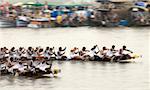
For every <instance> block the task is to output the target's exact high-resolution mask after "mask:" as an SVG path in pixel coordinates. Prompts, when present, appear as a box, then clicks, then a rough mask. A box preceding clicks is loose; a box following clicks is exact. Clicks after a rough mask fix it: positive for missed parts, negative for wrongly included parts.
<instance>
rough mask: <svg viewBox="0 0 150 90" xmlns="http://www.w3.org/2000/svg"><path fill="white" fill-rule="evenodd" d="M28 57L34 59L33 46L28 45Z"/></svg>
mask: <svg viewBox="0 0 150 90" xmlns="http://www.w3.org/2000/svg"><path fill="white" fill-rule="evenodd" d="M27 59H28V60H31V59H32V47H28V50H27Z"/></svg>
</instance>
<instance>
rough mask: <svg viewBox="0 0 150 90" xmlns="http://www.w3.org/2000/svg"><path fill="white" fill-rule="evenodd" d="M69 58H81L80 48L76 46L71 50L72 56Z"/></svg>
mask: <svg viewBox="0 0 150 90" xmlns="http://www.w3.org/2000/svg"><path fill="white" fill-rule="evenodd" d="M69 59H75V60H78V59H81V58H80V55H79V49H78V48H77V47H74V48H73V49H72V50H71V51H70V58H69Z"/></svg>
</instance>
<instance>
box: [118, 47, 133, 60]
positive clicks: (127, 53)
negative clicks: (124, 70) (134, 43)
mask: <svg viewBox="0 0 150 90" xmlns="http://www.w3.org/2000/svg"><path fill="white" fill-rule="evenodd" d="M119 53H120V55H121V57H120V58H121V60H124V59H130V58H131V56H130V54H131V53H133V52H132V51H131V50H128V49H127V48H126V46H125V45H124V46H123V47H122V49H120V50H119Z"/></svg>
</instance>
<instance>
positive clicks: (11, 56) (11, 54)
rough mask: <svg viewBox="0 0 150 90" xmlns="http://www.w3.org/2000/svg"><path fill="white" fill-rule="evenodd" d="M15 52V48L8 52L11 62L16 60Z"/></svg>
mask: <svg viewBox="0 0 150 90" xmlns="http://www.w3.org/2000/svg"><path fill="white" fill-rule="evenodd" d="M16 56H17V55H16V50H15V47H12V48H11V49H10V51H9V58H13V60H16Z"/></svg>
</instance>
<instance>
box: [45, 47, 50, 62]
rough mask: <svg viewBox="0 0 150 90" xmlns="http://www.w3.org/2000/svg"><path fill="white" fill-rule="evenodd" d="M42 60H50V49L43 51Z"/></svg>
mask: <svg viewBox="0 0 150 90" xmlns="http://www.w3.org/2000/svg"><path fill="white" fill-rule="evenodd" d="M44 59H46V60H49V59H50V48H49V47H46V49H45V51H44Z"/></svg>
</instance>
